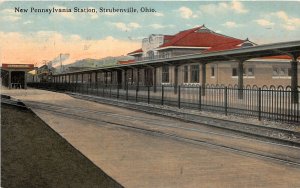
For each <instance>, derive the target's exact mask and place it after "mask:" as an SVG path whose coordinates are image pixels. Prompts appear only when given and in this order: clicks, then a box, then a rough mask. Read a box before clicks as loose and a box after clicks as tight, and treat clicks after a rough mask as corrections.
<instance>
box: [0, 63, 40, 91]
mask: <svg viewBox="0 0 300 188" xmlns="http://www.w3.org/2000/svg"><path fill="white" fill-rule="evenodd" d="M33 69H34V65H33V64H2V67H1V81H2V85H3V86H6V87H8V88H9V89H11V88H19V89H27V74H28V72H29V71H32V70H33Z"/></svg>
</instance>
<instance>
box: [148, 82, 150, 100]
mask: <svg viewBox="0 0 300 188" xmlns="http://www.w3.org/2000/svg"><path fill="white" fill-rule="evenodd" d="M148 104H150V86H148Z"/></svg>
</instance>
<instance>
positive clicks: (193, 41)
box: [160, 26, 243, 47]
mask: <svg viewBox="0 0 300 188" xmlns="http://www.w3.org/2000/svg"><path fill="white" fill-rule="evenodd" d="M202 27H204V26H200V27H196V28H193V29H189V30H185V31H181V32H179V33H178V34H176V35H174V37H173V38H172V39H171V40H170V41H169V42H167V43H165V44H163V45H161V46H160V47H168V46H186V47H212V46H216V45H220V44H224V43H231V42H236V43H242V42H243V40H240V39H236V38H233V37H228V36H225V35H221V34H217V33H214V32H197V30H199V29H201V28H202Z"/></svg>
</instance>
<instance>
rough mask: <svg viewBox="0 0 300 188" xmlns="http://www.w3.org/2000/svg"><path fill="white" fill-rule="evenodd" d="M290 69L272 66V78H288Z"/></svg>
mask: <svg viewBox="0 0 300 188" xmlns="http://www.w3.org/2000/svg"><path fill="white" fill-rule="evenodd" d="M290 77H291V68H288V67H284V66H273V70H272V78H290Z"/></svg>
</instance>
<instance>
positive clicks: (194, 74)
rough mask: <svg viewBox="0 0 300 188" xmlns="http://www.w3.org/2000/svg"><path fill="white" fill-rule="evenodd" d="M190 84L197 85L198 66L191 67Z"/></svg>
mask: <svg viewBox="0 0 300 188" xmlns="http://www.w3.org/2000/svg"><path fill="white" fill-rule="evenodd" d="M191 83H199V65H191Z"/></svg>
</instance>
